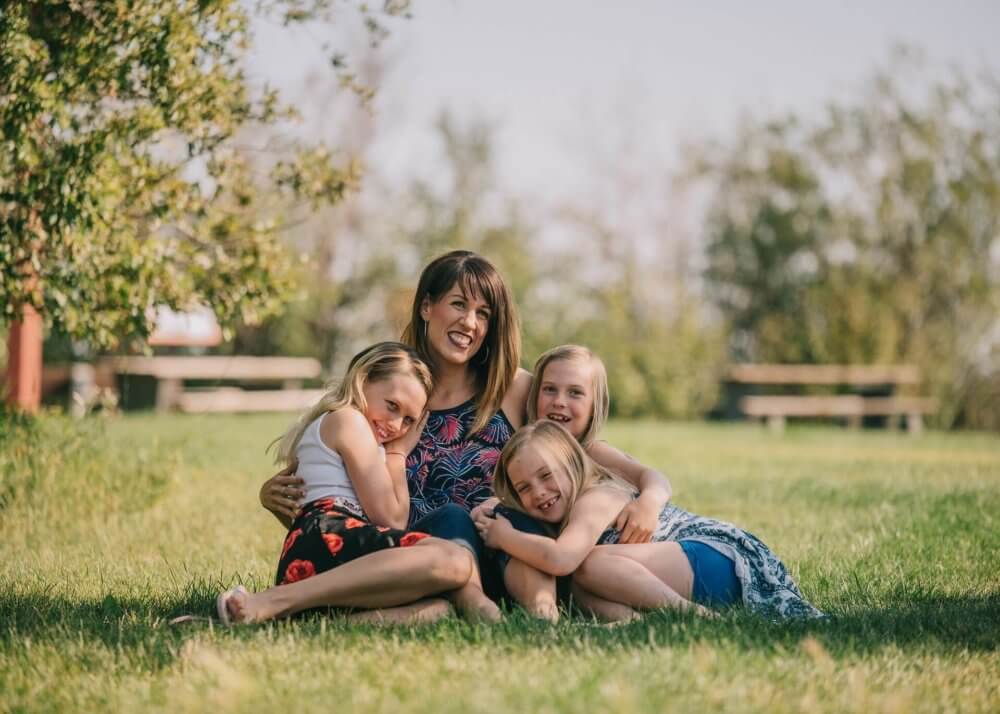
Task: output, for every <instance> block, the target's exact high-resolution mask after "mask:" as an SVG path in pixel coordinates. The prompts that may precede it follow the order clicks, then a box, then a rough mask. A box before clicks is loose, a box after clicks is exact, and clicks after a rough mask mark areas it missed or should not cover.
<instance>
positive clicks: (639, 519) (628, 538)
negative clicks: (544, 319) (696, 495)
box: [528, 345, 672, 543]
mask: <svg viewBox="0 0 1000 714" xmlns="http://www.w3.org/2000/svg"><path fill="white" fill-rule="evenodd" d="M534 372H535V379H534V381H533V382H532V385H531V392H530V393H529V394H528V422H529V423H533V422H536V421H538V420H539V419H547V420H549V421H554V422H556V423H558V424H560V425H561V426H562V427H563V428H565V429H566V430H567V431H568V432H569V433H570V434H572V435H573V437H574V438H576V440H577V441H579V442H580V446H582V447H583V449H584V451H586V453H587V455H588V456H589V457H590V458H591V459H593V460H594V461H595V462H596V463H597V464H599V465H600V466H603V467H604V468H606V469H607V470H608V471H610V472H611V473H613V474H615V475H617V476H620V477H621V478H623V479H625V480H626V481H628V482H629V483H630V484H632V485H633V486H635V487H636V488H637V489H638V490H639V496H638V497H637V498H635V499H634V500H631V501H629V502H628V503H627V504H626V505H625V506H624V507H623V508H622V511H621V513H619V514H618V518H616V519H615V528H616V529H617V530H618V531H619V532H620V533H621V536H620V542H622V543H648V542H649V539H650V537H651V536H652V534H653V530H654V529H655V528H656V522H657V517H658V516H659V515H660V511H661V510H662V509H663V507H664V506H665V505H666V504H667V501H669V500H670V496H671V493H672V490H671V487H670V481H668V480H667V477H666V476H664V475H663V474H662V473H660V472H659V471H657V470H656V469H653V468H650V467H648V466H644V465H643V464H640V463H639V462H638V461H636V460H635V459H633V458H632V457H631V456H629V455H628V454H626V453H624V452H623V451H620V450H619V449H616V448H615V447H613V446H612V445H611V444H609V443H608V442H606V441H601V440H599V439H598V436H599V435H600V433H601V429H603V428H604V424H605V423H606V422H607V420H608V410H609V405H610V401H611V399H610V394H609V391H608V374H607V371H606V370H605V368H604V363H603V362H602V361H601V360H600V358H599V357H597V355H595V354H594V353H593V352H591V351H590V350H589V349H587V348H586V347H581V346H580V345H561V346H559V347H554V348H552V349H551V350H549V351H548V352H545V353H544V354H542V356H541V357H539V358H538V361H537V362H535V370H534Z"/></svg>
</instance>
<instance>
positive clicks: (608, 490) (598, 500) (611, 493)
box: [573, 483, 633, 513]
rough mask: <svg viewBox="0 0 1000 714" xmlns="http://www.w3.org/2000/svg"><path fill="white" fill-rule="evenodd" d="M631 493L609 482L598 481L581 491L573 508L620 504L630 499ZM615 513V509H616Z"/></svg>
mask: <svg viewBox="0 0 1000 714" xmlns="http://www.w3.org/2000/svg"><path fill="white" fill-rule="evenodd" d="M632 497H633V496H632V494H631V493H630V492H629V491H627V490H625V489H624V488H621V487H620V486H617V485H615V484H611V483H599V484H595V485H594V486H591V487H590V488H588V489H587V490H586V491H584V492H583V493H581V494H580V495H579V497H577V499H576V503H575V504H573V510H574V511H575V510H576V509H577V508H580V507H582V508H584V509H591V508H602V507H604V506H606V505H617V506H619V507H620V506H621V505H624V504H625V503H627V502H629V501H631V500H632ZM616 513H617V511H616Z"/></svg>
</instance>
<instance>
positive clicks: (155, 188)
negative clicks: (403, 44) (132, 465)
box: [0, 0, 406, 347]
mask: <svg viewBox="0 0 1000 714" xmlns="http://www.w3.org/2000/svg"><path fill="white" fill-rule="evenodd" d="M339 6H345V7H346V6H350V3H346V2H345V3H338V2H336V0H312V1H311V2H303V1H302V0H273V1H263V0H262V1H261V2H258V3H256V5H255V6H254V9H255V11H256V12H258V13H260V14H262V15H264V16H267V17H270V18H271V19H277V20H280V21H282V22H285V23H295V22H309V21H323V20H328V19H329V18H330V17H331V15H332V13H333V11H334V10H335V9H337V10H339V9H340V7H339ZM405 9H406V8H405V4H403V3H398V2H397V3H387V4H386V6H385V9H384V11H383V12H382V13H379V14H377V15H376V14H374V13H371V12H369V11H368V10H367V9H366V8H365V6H364V5H359V6H357V8H356V10H357V11H358V12H360V13H361V15H362V16H363V18H364V20H365V24H366V26H367V27H368V30H369V32H370V33H372V36H373V38H374V40H376V41H377V39H378V38H379V37H380V36H381V34H382V33H384V32H385V28H384V27H383V25H382V23H381V17H382V16H394V15H400V14H403V13H404V12H405ZM251 39H252V38H251V32H250V15H249V12H248V10H247V9H246V7H245V5H244V4H242V3H240V2H237V1H236V0H152V1H150V2H142V3H133V2H126V1H125V0H108V1H103V0H102V1H97V0H35V1H22V2H13V3H7V4H6V6H5V7H4V9H3V11H2V13H0V78H2V79H0V82H2V88H0V130H2V144H0V146H2V150H0V235H2V241H0V304H2V305H3V313H2V318H0V319H2V320H3V321H4V322H14V321H17V320H18V319H19V317H20V316H21V315H22V313H23V312H24V311H25V310H26V309H28V310H30V309H31V308H34V309H36V310H38V311H40V312H41V314H42V315H43V316H44V318H45V321H46V322H47V324H48V325H50V326H51V327H54V328H56V329H58V330H61V331H63V332H65V333H67V334H69V335H71V336H77V337H83V338H86V339H87V340H88V341H89V342H90V343H92V344H94V345H96V346H101V347H110V346H115V345H117V344H120V343H121V341H122V340H123V339H127V338H131V337H136V338H142V337H145V336H146V335H148V334H149V332H150V330H151V328H152V325H151V319H152V310H151V309H152V308H153V307H154V306H155V305H158V304H164V305H168V306H170V307H172V308H175V309H183V308H185V307H188V306H190V305H192V304H195V303H200V304H204V305H208V306H210V307H211V308H212V309H213V310H214V311H215V313H216V315H217V317H218V318H219V320H220V322H222V323H223V324H224V325H231V324H232V323H233V322H234V321H236V320H237V319H242V320H244V321H251V322H253V321H256V320H259V319H260V318H262V317H263V316H265V315H268V314H273V313H274V312H276V311H277V310H278V309H280V307H281V305H282V304H283V302H284V299H285V298H286V297H287V295H288V293H289V291H290V288H291V281H290V268H291V267H292V264H293V259H292V257H291V256H290V254H289V252H288V251H287V250H286V249H285V248H284V247H283V246H282V244H281V242H280V241H279V240H278V236H277V234H278V232H279V230H280V228H281V221H280V216H279V215H277V213H276V212H275V211H274V210H273V208H274V205H275V204H274V202H273V199H274V198H275V197H276V196H285V197H291V198H294V199H295V200H300V201H308V202H309V203H310V204H311V205H314V206H317V205H321V204H327V203H336V202H337V201H339V200H341V198H342V197H343V196H344V194H345V193H346V192H347V191H348V190H350V189H351V188H352V187H354V186H355V184H356V183H357V181H358V179H359V175H360V171H359V167H358V166H357V165H355V164H352V163H350V162H347V163H344V164H342V165H340V166H337V165H335V163H334V161H333V160H332V156H333V154H332V152H331V151H330V150H329V149H328V148H326V147H324V146H322V145H311V146H306V145H301V146H296V147H295V150H294V151H289V153H288V154H287V155H286V156H284V157H282V158H280V159H279V160H277V161H274V162H272V163H271V165H270V166H268V167H267V171H266V175H265V176H262V175H260V174H261V172H260V171H259V168H260V167H259V166H257V165H254V164H253V163H252V162H250V161H248V160H247V158H246V155H245V153H244V152H241V151H239V150H238V147H237V146H236V145H235V144H236V142H235V139H236V138H237V137H238V136H239V134H240V132H241V131H244V130H246V129H247V128H248V127H254V126H266V125H272V124H275V123H277V122H279V121H281V120H283V119H287V118H289V117H290V116H292V115H293V114H294V112H293V110H292V109H291V108H290V107H287V106H283V105H282V103H281V101H280V98H279V96H278V94H277V92H275V91H274V90H272V89H269V88H267V87H257V86H255V85H254V84H253V83H251V82H250V80H249V79H248V78H247V76H246V74H245V73H244V70H243V67H242V64H243V59H244V58H245V56H246V53H247V51H248V49H249V47H250V44H251ZM333 61H334V65H335V66H336V67H337V68H338V71H339V72H340V74H341V81H342V82H344V83H346V84H349V85H351V86H353V87H354V88H356V89H357V90H358V91H359V92H361V93H362V94H363V95H364V96H368V95H367V92H368V91H369V90H368V89H367V88H364V87H361V86H360V85H359V84H358V83H357V82H355V81H354V77H353V75H351V74H350V72H349V70H348V69H347V68H346V65H345V63H344V60H343V58H342V57H340V56H339V55H338V56H335V57H334V60H333Z"/></svg>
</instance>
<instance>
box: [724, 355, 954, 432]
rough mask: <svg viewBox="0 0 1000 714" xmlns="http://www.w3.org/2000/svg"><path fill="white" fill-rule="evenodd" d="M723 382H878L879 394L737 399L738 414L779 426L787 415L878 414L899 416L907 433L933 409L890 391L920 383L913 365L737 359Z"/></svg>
mask: <svg viewBox="0 0 1000 714" xmlns="http://www.w3.org/2000/svg"><path fill="white" fill-rule="evenodd" d="M725 380H726V381H727V382H730V383H733V384H737V385H745V386H747V387H750V388H755V387H760V386H763V387H766V388H792V389H801V388H805V387H812V386H828V387H842V388H847V389H850V390H858V389H860V388H874V387H882V388H883V390H884V391H885V392H886V393H885V394H881V395H866V394H859V393H851V394H821V395H816V394H748V395H745V396H743V397H742V398H741V399H740V400H739V406H740V409H741V411H742V412H743V414H745V415H746V416H749V417H752V418H759V419H764V420H765V421H766V422H767V424H768V426H770V427H771V428H772V429H774V430H777V431H780V430H782V429H783V428H784V426H785V421H786V419H788V418H790V417H796V418H805V417H834V418H845V419H846V420H847V423H848V424H849V425H851V426H859V425H860V424H861V421H862V419H863V418H864V417H866V416H884V417H887V418H888V419H889V422H890V423H894V422H895V420H896V419H898V418H899V417H905V419H906V426H907V429H908V431H909V432H910V433H913V434H915V433H919V432H920V431H921V430H922V429H923V417H924V415H926V414H931V413H933V412H934V411H935V410H936V409H937V402H936V400H934V399H931V398H928V397H917V396H903V395H898V394H896V390H897V389H898V388H899V387H902V386H911V387H912V386H916V385H919V384H920V370H919V369H918V368H917V367H916V366H914V365H836V364H832V365H812V364H738V365H733V366H732V367H730V368H729V370H728V371H727V374H726V377H725Z"/></svg>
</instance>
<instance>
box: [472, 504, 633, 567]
mask: <svg viewBox="0 0 1000 714" xmlns="http://www.w3.org/2000/svg"><path fill="white" fill-rule="evenodd" d="M625 497H627V494H624V493H622V492H619V491H616V490H612V489H608V488H600V487H597V488H593V489H591V490H589V491H588V492H587V493H585V494H584V495H582V496H580V498H579V499H578V500H577V502H576V504H574V506H573V512H572V513H570V516H569V523H567V524H566V527H565V528H564V529H563V532H562V533H560V534H559V537H558V538H554V539H553V538H547V537H546V536H540V535H533V534H531V533H522V532H521V531H519V530H517V529H516V528H514V526H512V525H511V523H510V521H508V520H507V519H506V518H504V517H503V516H501V515H497V516H496V517H495V518H491V517H489V516H487V515H485V514H479V515H477V517H476V526H477V527H478V528H479V532H480V534H481V535H482V537H483V540H484V541H485V543H486V545H487V546H489V547H490V548H499V549H500V550H503V551H505V552H506V553H509V554H510V555H511V557H514V558H517V559H518V560H520V561H521V562H523V563H526V564H527V565H530V566H531V567H533V568H535V569H537V570H540V571H542V572H543V573H548V574H549V575H569V574H570V573H572V572H573V571H574V570H576V569H577V567H579V565H580V563H582V562H583V560H584V558H586V557H587V555H589V554H590V551H592V550H593V549H594V546H595V545H596V544H597V540H598V539H599V538H600V537H601V533H603V532H604V529H605V528H607V527H608V524H609V523H611V521H612V520H613V519H614V517H615V514H616V513H618V511H619V510H621V505H622V500H623V498H625Z"/></svg>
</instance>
